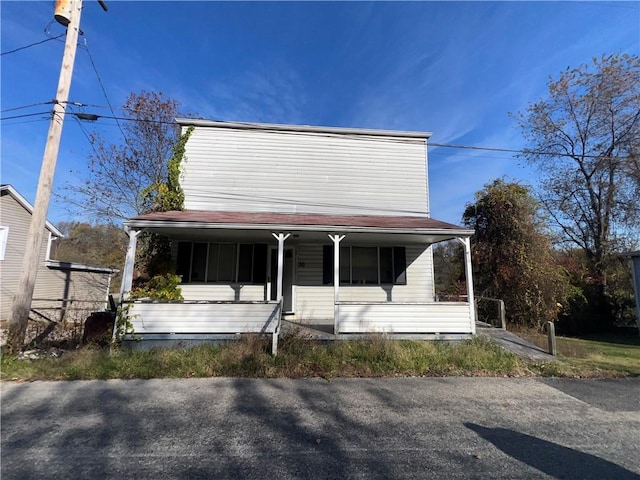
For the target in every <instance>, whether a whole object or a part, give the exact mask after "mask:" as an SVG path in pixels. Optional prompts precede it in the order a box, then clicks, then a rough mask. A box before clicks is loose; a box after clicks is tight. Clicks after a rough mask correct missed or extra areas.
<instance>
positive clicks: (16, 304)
mask: <svg viewBox="0 0 640 480" xmlns="http://www.w3.org/2000/svg"><path fill="white" fill-rule="evenodd" d="M64 3H66V2H64ZM68 3H69V4H70V12H69V13H70V14H69V24H68V25H67V38H66V41H65V44H64V55H63V57H62V67H61V69H60V77H59V80H58V90H57V92H56V98H55V103H54V106H53V111H52V116H51V123H50V124H49V133H48V135H47V144H46V146H45V149H44V155H43V157H42V167H41V169H40V179H39V180H38V189H37V190H36V200H35V204H34V207H33V214H32V215H31V225H30V226H29V234H28V237H27V244H26V247H25V254H24V258H23V260H22V272H21V273H20V279H19V281H18V289H17V291H16V295H15V297H14V299H13V303H12V305H11V313H10V315H9V334H8V337H7V345H8V347H9V351H10V353H12V354H17V353H18V352H20V350H21V349H22V346H23V344H24V337H25V334H26V331H27V324H28V322H29V312H30V311H31V301H32V299H33V289H34V286H35V282H36V274H37V272H38V263H39V260H40V253H41V250H42V243H43V239H44V235H45V226H46V221H47V211H48V209H49V199H50V198H51V189H52V186H53V174H54V172H55V169H56V162H57V160H58V149H59V147H60V137H61V135H62V124H63V122H64V116H65V111H66V108H67V100H68V98H69V89H70V86H71V75H72V74H73V64H74V61H75V56H76V46H77V43H78V32H79V31H80V14H81V13H82V0H68Z"/></svg>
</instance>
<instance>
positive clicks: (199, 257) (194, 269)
mask: <svg viewBox="0 0 640 480" xmlns="http://www.w3.org/2000/svg"><path fill="white" fill-rule="evenodd" d="M206 268H207V244H206V243H194V244H193V260H192V262H191V281H192V282H204V280H205V277H204V273H205V271H206Z"/></svg>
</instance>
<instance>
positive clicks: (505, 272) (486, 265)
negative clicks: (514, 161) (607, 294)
mask: <svg viewBox="0 0 640 480" xmlns="http://www.w3.org/2000/svg"><path fill="white" fill-rule="evenodd" d="M463 222H464V224H465V225H466V226H468V227H470V228H473V229H474V230H475V233H474V235H473V237H472V239H471V246H472V259H473V265H474V283H475V288H476V291H477V292H478V294H479V295H480V296H485V297H492V298H500V299H502V300H504V303H505V307H506V312H507V321H508V322H509V323H512V324H518V325H523V326H529V327H539V326H541V325H542V324H543V323H544V322H546V321H553V320H555V319H556V317H557V314H558V312H559V310H560V308H561V307H562V304H563V303H564V302H565V299H566V297H567V294H568V292H569V284H568V280H567V278H566V276H565V274H564V271H563V269H562V268H561V267H560V266H558V265H557V263H556V262H555V260H554V257H553V250H552V247H551V241H550V238H549V236H548V235H547V234H546V231H545V225H544V221H543V218H542V217H541V216H540V213H539V209H538V204H537V203H536V201H535V200H534V199H533V197H532V196H531V193H530V191H529V188H527V187H525V186H523V185H519V184H517V183H507V182H505V181H503V180H494V181H493V182H492V183H490V184H487V185H485V187H484V189H483V190H481V191H479V192H477V193H476V196H475V203H473V204H468V205H467V207H466V209H465V212H464V214H463Z"/></svg>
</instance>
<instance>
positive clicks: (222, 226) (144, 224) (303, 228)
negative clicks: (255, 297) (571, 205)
mask: <svg viewBox="0 0 640 480" xmlns="http://www.w3.org/2000/svg"><path fill="white" fill-rule="evenodd" d="M124 225H125V226H126V227H128V228H139V229H144V228H202V229H211V230H213V229H219V230H233V229H236V230H283V231H291V232H317V231H325V232H337V233H341V232H344V233H392V234H405V235H406V234H411V235H420V234H422V235H424V234H436V235H440V234H442V235H459V236H461V237H470V236H471V235H473V233H474V230H470V229H467V228H393V227H362V226H346V225H295V224H287V223H280V224H276V223H214V222H185V221H183V222H180V221H168V220H135V219H131V220H128V221H126V222H124Z"/></svg>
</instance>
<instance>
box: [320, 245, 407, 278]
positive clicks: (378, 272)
mask: <svg viewBox="0 0 640 480" xmlns="http://www.w3.org/2000/svg"><path fill="white" fill-rule="evenodd" d="M333 252H334V247H333V245H324V247H323V255H322V257H323V269H322V283H323V284H324V285H333ZM406 271H407V260H406V250H405V247H359V246H351V247H340V284H341V285H406V283H407V273H406Z"/></svg>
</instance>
